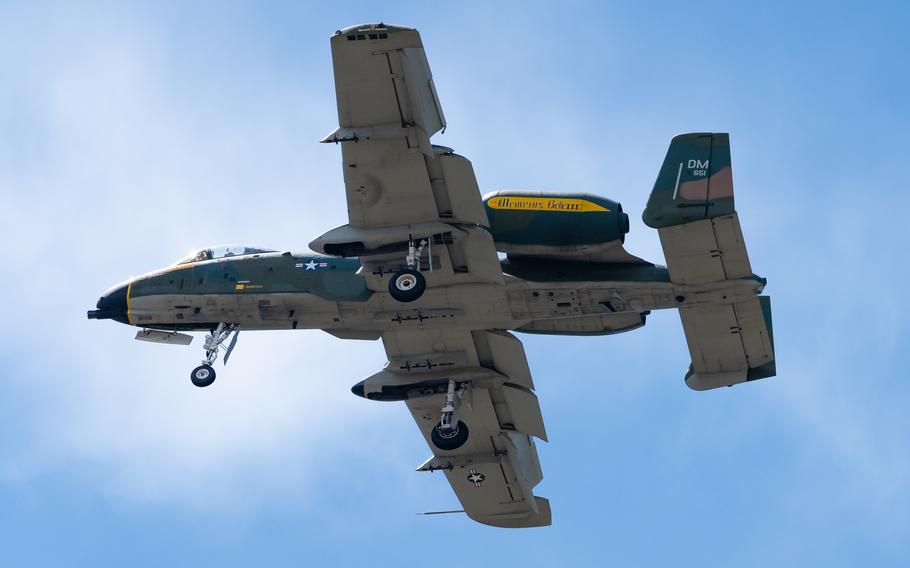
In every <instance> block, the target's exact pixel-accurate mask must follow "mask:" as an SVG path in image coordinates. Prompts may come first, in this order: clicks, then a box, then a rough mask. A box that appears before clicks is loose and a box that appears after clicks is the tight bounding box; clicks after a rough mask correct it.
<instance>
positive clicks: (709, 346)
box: [679, 296, 777, 390]
mask: <svg viewBox="0 0 910 568" xmlns="http://www.w3.org/2000/svg"><path fill="white" fill-rule="evenodd" d="M679 316H680V319H682V324H683V331H685V334H686V343H687V344H688V346H689V353H690V355H691V356H692V364H691V365H690V367H689V371H688V373H686V384H687V385H688V386H689V387H690V388H692V389H694V390H709V389H713V388H717V387H725V386H733V385H735V384H739V383H744V382H746V381H753V380H756V379H764V378H768V377H773V376H775V375H776V374H777V369H776V367H775V359H774V337H773V331H772V327H771V299H770V298H769V297H768V296H758V297H756V298H753V299H750V300H746V301H744V302H737V303H735V304H718V305H715V306H710V305H709V306H698V307H694V308H682V309H680V310H679Z"/></svg>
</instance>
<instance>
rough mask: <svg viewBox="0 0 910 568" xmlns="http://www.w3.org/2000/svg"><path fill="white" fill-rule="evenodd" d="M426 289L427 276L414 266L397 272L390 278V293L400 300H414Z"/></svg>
mask: <svg viewBox="0 0 910 568" xmlns="http://www.w3.org/2000/svg"><path fill="white" fill-rule="evenodd" d="M426 289H427V280H426V278H424V277H423V274H421V273H420V272H418V271H416V270H414V269H413V268H405V269H404V270H401V271H399V272H396V273H395V274H393V275H392V278H391V279H390V280H389V294H391V295H392V297H393V298H395V299H396V300H398V301H399V302H413V301H414V300H416V299H417V298H419V297H421V296H422V295H423V292H424V290H426Z"/></svg>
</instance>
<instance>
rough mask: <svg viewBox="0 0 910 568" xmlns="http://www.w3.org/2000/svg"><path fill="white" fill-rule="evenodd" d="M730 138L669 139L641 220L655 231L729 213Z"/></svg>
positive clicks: (686, 136)
mask: <svg viewBox="0 0 910 568" xmlns="http://www.w3.org/2000/svg"><path fill="white" fill-rule="evenodd" d="M733 211H734V208H733V169H732V167H731V161H730V136H729V135H728V134H724V133H717V134H711V133H699V132H697V133H691V134H681V135H679V136H676V137H674V138H673V140H672V141H671V142H670V147H669V149H668V150H667V156H666V157H665V158H664V163H663V166H661V168H660V173H659V174H658V175H657V181H656V182H654V189H653V190H652V191H651V196H650V197H649V198H648V206H647V207H646V208H645V211H644V214H642V220H643V221H644V222H645V224H646V225H647V226H649V227H652V228H654V229H659V228H662V227H672V226H674V225H682V224H683V223H689V222H692V221H700V220H702V219H712V218H714V217H720V216H721V215H729V214H730V213H733Z"/></svg>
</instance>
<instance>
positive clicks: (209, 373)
mask: <svg viewBox="0 0 910 568" xmlns="http://www.w3.org/2000/svg"><path fill="white" fill-rule="evenodd" d="M190 380H191V381H193V384H194V385H196V386H197V387H207V386H209V385H210V384H212V383H214V382H215V369H213V368H212V367H211V365H199V366H198V367H196V368H195V369H193V372H192V373H190Z"/></svg>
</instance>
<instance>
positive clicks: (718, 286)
mask: <svg viewBox="0 0 910 568" xmlns="http://www.w3.org/2000/svg"><path fill="white" fill-rule="evenodd" d="M763 287H764V282H763V281H761V280H757V279H755V278H743V279H739V280H727V281H723V282H717V283H710V284H699V285H682V284H673V283H671V282H602V281H601V282H547V283H541V282H528V281H517V282H511V283H510V286H509V290H508V297H509V305H510V308H511V312H512V318H513V319H514V320H516V321H525V322H534V321H540V320H565V319H571V318H589V317H591V316H598V315H611V314H623V313H626V314H643V313H647V312H650V311H652V310H662V309H670V308H679V307H681V306H697V305H709V304H710V305H716V304H733V303H736V302H741V301H744V300H747V299H749V298H753V297H755V296H756V295H757V294H759V293H761V291H762V289H763Z"/></svg>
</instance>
